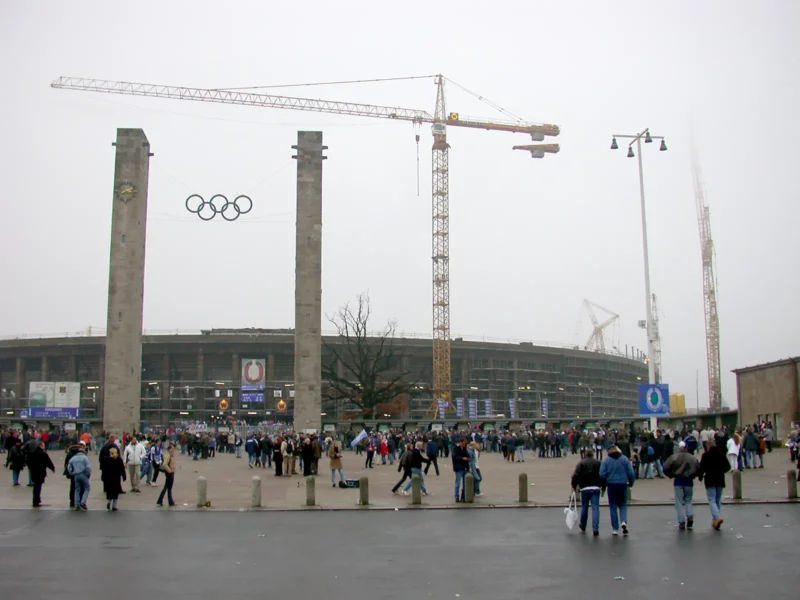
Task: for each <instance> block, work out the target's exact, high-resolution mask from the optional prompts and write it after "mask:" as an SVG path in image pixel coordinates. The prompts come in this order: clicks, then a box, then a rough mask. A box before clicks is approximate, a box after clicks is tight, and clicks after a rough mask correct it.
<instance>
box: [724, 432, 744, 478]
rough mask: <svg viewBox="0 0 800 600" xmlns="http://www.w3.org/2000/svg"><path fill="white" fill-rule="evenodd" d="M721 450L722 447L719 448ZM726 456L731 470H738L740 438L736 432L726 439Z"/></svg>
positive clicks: (740, 447)
mask: <svg viewBox="0 0 800 600" xmlns="http://www.w3.org/2000/svg"><path fill="white" fill-rule="evenodd" d="M720 450H722V448H720ZM726 450H727V457H728V463H729V464H730V468H731V471H738V470H739V452H740V451H741V450H742V446H741V438H740V437H739V434H738V433H734V434H733V437H732V438H730V439H729V440H728V445H727V448H726Z"/></svg>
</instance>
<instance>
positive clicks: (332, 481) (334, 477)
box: [331, 469, 344, 485]
mask: <svg viewBox="0 0 800 600" xmlns="http://www.w3.org/2000/svg"><path fill="white" fill-rule="evenodd" d="M336 471H339V481H341V482H343V483H344V473H342V470H341V469H331V483H333V484H334V485H335V484H336Z"/></svg>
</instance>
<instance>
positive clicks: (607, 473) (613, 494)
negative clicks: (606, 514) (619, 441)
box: [600, 446, 636, 535]
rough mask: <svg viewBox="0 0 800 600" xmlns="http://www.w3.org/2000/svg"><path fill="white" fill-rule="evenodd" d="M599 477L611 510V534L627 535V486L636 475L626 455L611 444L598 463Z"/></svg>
mask: <svg viewBox="0 0 800 600" xmlns="http://www.w3.org/2000/svg"><path fill="white" fill-rule="evenodd" d="M600 478H601V479H602V480H603V481H605V483H606V488H607V490H608V508H609V509H610V511H611V534H612V535H619V528H620V526H621V527H622V535H628V487H633V484H634V482H635V481H636V476H635V475H634V473H633V465H631V461H630V460H628V457H627V456H625V455H624V454H622V452H620V450H619V448H617V447H616V446H612V447H611V448H609V449H608V456H606V458H605V460H604V461H603V464H602V465H600Z"/></svg>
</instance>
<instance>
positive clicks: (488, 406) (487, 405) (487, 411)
mask: <svg viewBox="0 0 800 600" xmlns="http://www.w3.org/2000/svg"><path fill="white" fill-rule="evenodd" d="M483 416H484V417H491V416H492V401H491V400H484V401H483Z"/></svg>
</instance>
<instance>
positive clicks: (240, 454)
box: [236, 446, 242, 458]
mask: <svg viewBox="0 0 800 600" xmlns="http://www.w3.org/2000/svg"><path fill="white" fill-rule="evenodd" d="M236 458H242V447H241V446H236Z"/></svg>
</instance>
